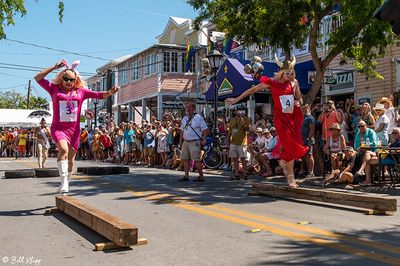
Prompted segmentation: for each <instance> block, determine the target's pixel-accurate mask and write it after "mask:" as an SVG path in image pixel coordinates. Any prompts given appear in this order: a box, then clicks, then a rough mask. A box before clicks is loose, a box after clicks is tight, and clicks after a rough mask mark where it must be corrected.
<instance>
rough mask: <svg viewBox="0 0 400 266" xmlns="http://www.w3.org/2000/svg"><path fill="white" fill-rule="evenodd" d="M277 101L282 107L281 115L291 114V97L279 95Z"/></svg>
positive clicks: (292, 99) (292, 104)
mask: <svg viewBox="0 0 400 266" xmlns="http://www.w3.org/2000/svg"><path fill="white" fill-rule="evenodd" d="M279 100H280V102H281V106H282V113H286V114H291V113H293V109H294V97H293V95H281V96H279Z"/></svg>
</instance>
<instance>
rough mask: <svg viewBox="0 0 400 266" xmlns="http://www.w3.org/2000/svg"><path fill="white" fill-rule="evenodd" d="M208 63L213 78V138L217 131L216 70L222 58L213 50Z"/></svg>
mask: <svg viewBox="0 0 400 266" xmlns="http://www.w3.org/2000/svg"><path fill="white" fill-rule="evenodd" d="M207 58H208V61H209V62H210V67H211V72H212V74H213V78H214V127H213V136H214V137H215V136H216V134H217V132H218V129H217V113H218V88H217V79H218V75H217V73H218V70H219V68H220V67H221V65H222V63H223V61H224V56H223V55H222V54H221V53H220V52H218V51H217V50H214V51H213V53H211V54H209V55H207Z"/></svg>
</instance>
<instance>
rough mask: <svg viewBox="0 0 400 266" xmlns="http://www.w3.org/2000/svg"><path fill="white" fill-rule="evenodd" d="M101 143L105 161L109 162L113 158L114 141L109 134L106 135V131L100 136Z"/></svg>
mask: <svg viewBox="0 0 400 266" xmlns="http://www.w3.org/2000/svg"><path fill="white" fill-rule="evenodd" d="M99 141H100V143H101V146H102V149H103V159H104V160H107V159H110V158H111V154H110V153H111V152H112V141H111V138H110V136H109V135H108V134H106V132H105V130H103V134H102V135H100V137H99Z"/></svg>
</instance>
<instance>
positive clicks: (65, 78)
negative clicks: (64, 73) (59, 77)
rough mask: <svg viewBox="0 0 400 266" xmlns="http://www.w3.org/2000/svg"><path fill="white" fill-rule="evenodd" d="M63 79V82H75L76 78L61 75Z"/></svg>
mask: <svg viewBox="0 0 400 266" xmlns="http://www.w3.org/2000/svg"><path fill="white" fill-rule="evenodd" d="M63 80H64V81H65V82H75V80H76V79H74V78H68V77H63Z"/></svg>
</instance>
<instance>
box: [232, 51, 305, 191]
mask: <svg viewBox="0 0 400 266" xmlns="http://www.w3.org/2000/svg"><path fill="white" fill-rule="evenodd" d="M256 61H257V60H256ZM275 61H276V62H277V64H278V65H279V66H280V67H281V70H280V71H279V72H278V73H277V74H276V75H275V77H274V78H269V77H266V76H261V77H260V78H259V77H257V73H256V74H254V77H255V78H259V80H260V84H258V85H257V86H254V87H253V88H251V89H249V90H247V91H245V92H244V93H243V94H242V95H240V96H239V97H236V98H228V99H226V101H225V103H226V105H232V104H235V103H237V102H239V101H240V100H242V99H244V98H246V97H248V96H249V95H251V94H254V93H256V92H259V91H262V90H264V89H269V90H270V92H271V95H272V99H273V101H274V126H275V128H276V132H277V135H278V138H279V143H278V145H277V147H279V150H278V151H276V150H275V151H274V152H275V153H279V157H280V165H281V166H282V168H283V172H284V174H285V176H286V178H287V180H288V184H289V186H290V187H292V188H297V183H296V181H295V179H294V172H293V166H294V160H296V159H300V158H302V157H303V156H304V155H305V154H306V153H307V151H308V147H305V146H303V141H302V138H301V125H302V123H303V114H302V112H301V109H300V102H301V101H302V98H301V93H300V88H299V85H298V82H297V80H296V79H295V72H294V65H295V63H296V60H295V58H294V57H293V58H292V61H289V60H287V61H285V62H284V63H281V62H279V60H277V58H276V57H275ZM260 63H261V62H260Z"/></svg>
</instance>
